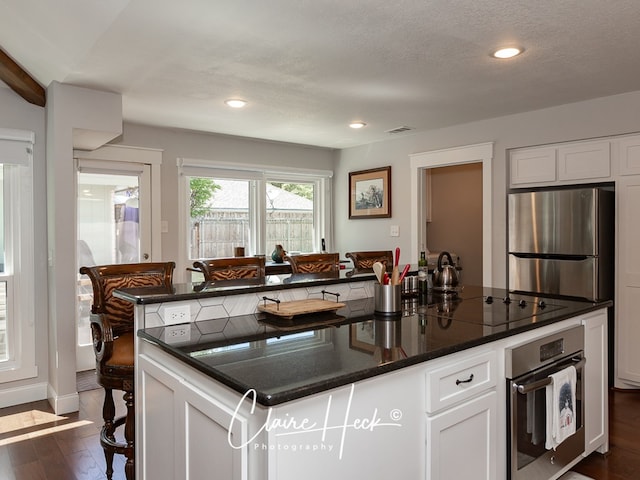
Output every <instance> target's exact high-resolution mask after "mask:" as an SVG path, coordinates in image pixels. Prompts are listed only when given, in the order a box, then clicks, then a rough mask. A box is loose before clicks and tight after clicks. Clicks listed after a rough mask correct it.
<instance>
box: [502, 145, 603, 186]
mask: <svg viewBox="0 0 640 480" xmlns="http://www.w3.org/2000/svg"><path fill="white" fill-rule="evenodd" d="M509 161H510V163H509V165H510V169H511V184H510V186H511V187H512V188H521V187H533V186H553V185H569V184H573V183H585V182H593V181H607V180H610V179H611V173H612V167H611V142H610V141H609V140H600V141H585V142H575V143H567V144H558V145H548V146H544V147H532V148H521V149H516V150H513V151H512V152H511V155H510V157H509Z"/></svg>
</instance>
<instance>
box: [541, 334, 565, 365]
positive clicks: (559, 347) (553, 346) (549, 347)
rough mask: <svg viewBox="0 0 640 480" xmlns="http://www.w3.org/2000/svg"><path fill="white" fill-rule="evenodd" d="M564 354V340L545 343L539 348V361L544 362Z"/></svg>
mask: <svg viewBox="0 0 640 480" xmlns="http://www.w3.org/2000/svg"><path fill="white" fill-rule="evenodd" d="M563 353H564V338H559V339H557V340H554V341H553V342H549V343H545V344H544V345H541V346H540V361H541V362H544V361H545V360H549V359H550V358H553V357H556V356H558V355H561V354H563Z"/></svg>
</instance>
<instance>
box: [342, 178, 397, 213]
mask: <svg viewBox="0 0 640 480" xmlns="http://www.w3.org/2000/svg"><path fill="white" fill-rule="evenodd" d="M387 217H391V167H390V166H388V167H382V168H372V169H371V170H360V171H358V172H349V218H353V219H358V218H387Z"/></svg>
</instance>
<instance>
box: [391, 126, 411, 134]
mask: <svg viewBox="0 0 640 480" xmlns="http://www.w3.org/2000/svg"><path fill="white" fill-rule="evenodd" d="M409 130H413V128H412V127H407V126H406V125H403V126H401V127H396V128H392V129H391V130H387V133H391V134H392V135H395V134H396V133H402V132H408V131H409Z"/></svg>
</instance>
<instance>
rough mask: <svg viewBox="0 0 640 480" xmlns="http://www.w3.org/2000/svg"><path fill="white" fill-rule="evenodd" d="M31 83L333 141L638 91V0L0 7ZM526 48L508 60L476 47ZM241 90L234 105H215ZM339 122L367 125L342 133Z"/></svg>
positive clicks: (167, 119)
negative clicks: (239, 105)
mask: <svg viewBox="0 0 640 480" xmlns="http://www.w3.org/2000/svg"><path fill="white" fill-rule="evenodd" d="M0 6H1V10H2V14H1V15H0V48H2V49H3V50H4V51H5V52H6V53H8V54H9V55H10V56H12V57H13V58H14V59H15V60H16V61H17V62H18V63H19V64H20V65H21V66H22V67H23V68H24V69H25V70H26V71H28V72H29V73H30V74H31V75H32V76H33V77H34V78H35V79H36V80H38V81H39V82H40V83H41V84H42V85H43V86H45V87H46V86H47V85H48V84H49V83H50V82H52V81H54V80H56V81H58V82H61V83H67V84H73V85H79V86H84V87H89V88H94V89H100V90H107V91H114V92H119V93H121V94H122V99H123V112H124V119H125V120H126V121H129V122H136V123H143V124H148V125H154V126H165V127H173V128H181V129H189V130H199V131H206V132H217V133H223V134H230V135H241V136H247V137H257V138H262V139H270V140H276V141H284V142H293V143H302V144H309V145H318V146H324V147H332V148H345V147H350V146H355V145H361V144H366V143H371V142H375V141H380V140H386V139H389V138H397V136H398V135H409V134H411V132H407V133H400V134H395V135H396V137H394V136H392V134H389V133H386V132H387V131H388V130H390V129H394V128H396V127H400V126H410V127H412V128H414V129H415V130H428V129H435V128H439V127H444V126H448V125H455V124H461V123H466V122H470V121H474V120H479V119H484V118H491V117H498V116H502V115H507V114H512V113H518V112H523V111H529V110H535V109H539V108H544V107H549V106H552V105H559V104H565V103H571V102H576V101H581V100H585V99H590V98H596V97H602V96H608V95H612V94H617V93H623V92H628V91H633V90H639V89H640V83H639V79H640V48H638V45H639V43H640V29H639V28H638V20H639V19H640V2H639V1H638V0H615V1H606V0H510V1H504V0H393V1H389V0H384V1H383V0H180V1H177V0H175V1H167V0H162V1H159V0H109V1H104V0H56V1H55V2H54V1H42V0H0ZM504 45H520V46H523V47H525V48H526V51H525V53H524V54H523V55H521V56H519V57H516V58H515V59H512V60H496V59H493V58H491V57H490V56H489V53H490V52H491V51H492V50H494V49H496V48H498V47H501V46H504ZM230 97H240V98H243V99H246V100H247V101H248V102H249V104H248V105H247V107H245V108H244V109H241V110H232V109H229V108H228V107H226V106H225V105H224V103H223V102H224V100H225V99H227V98H230ZM352 120H362V121H364V122H366V123H367V126H366V127H365V128H363V129H361V130H358V131H355V130H352V129H350V128H348V126H347V124H348V123H349V122H350V121H352Z"/></svg>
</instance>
